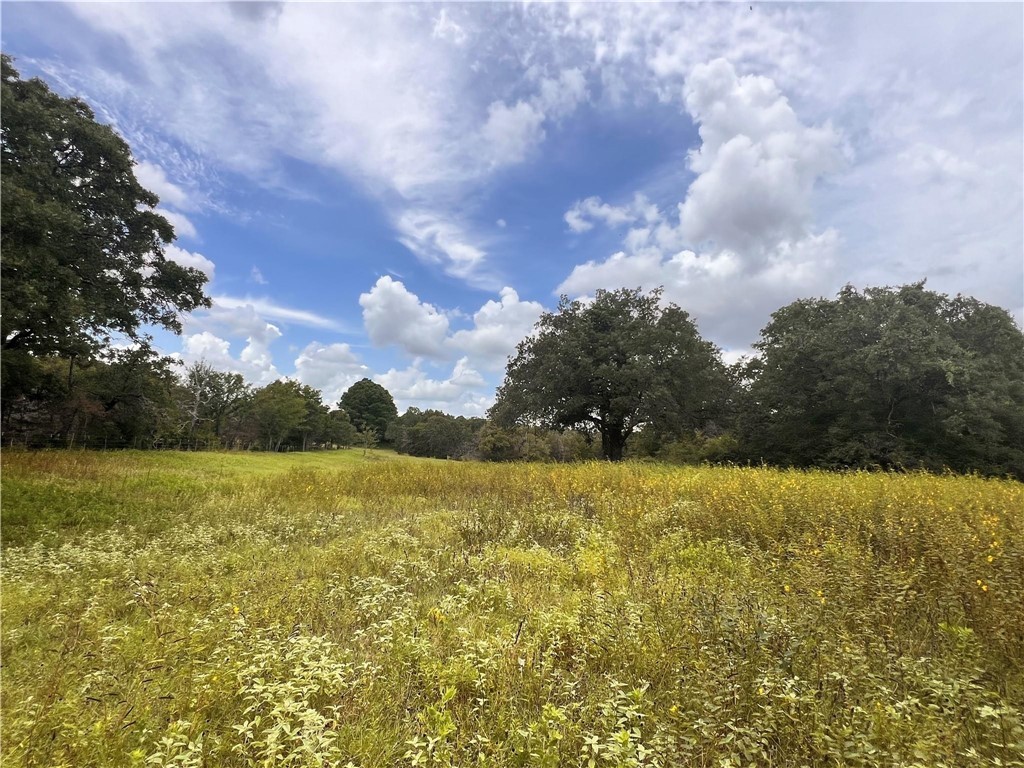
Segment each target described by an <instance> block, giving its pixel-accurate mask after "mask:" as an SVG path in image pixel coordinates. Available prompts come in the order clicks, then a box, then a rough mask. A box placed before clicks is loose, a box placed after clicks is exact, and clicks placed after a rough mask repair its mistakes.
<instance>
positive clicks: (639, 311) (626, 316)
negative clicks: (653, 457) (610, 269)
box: [489, 289, 728, 461]
mask: <svg viewBox="0 0 1024 768" xmlns="http://www.w3.org/2000/svg"><path fill="white" fill-rule="evenodd" d="M727 388H728V381H727V378H726V376H725V368H724V366H723V365H722V362H721V359H720V357H719V353H718V350H717V349H716V348H715V347H714V345H712V344H711V343H709V342H707V341H704V340H703V339H702V338H701V337H700V334H699V333H698V332H697V328H696V326H695V325H694V324H693V322H692V321H691V320H690V318H689V315H688V314H687V313H686V312H684V311H683V310H682V309H680V308H679V307H678V306H676V305H675V304H668V305H662V303H661V291H660V290H655V291H652V292H651V293H649V294H644V293H642V292H641V291H640V290H639V289H635V290H631V289H621V290H617V291H598V292H597V295H596V297H595V299H594V301H593V302H591V303H584V302H582V301H569V299H568V298H567V297H564V296H563V297H562V299H561V301H560V302H559V305H558V310H557V311H556V312H548V313H545V314H544V315H542V316H541V318H540V320H538V321H537V324H536V326H535V328H534V332H533V334H532V335H531V336H529V337H527V338H526V339H525V340H524V341H523V342H521V343H520V344H519V347H518V349H517V351H516V355H515V356H514V357H513V359H512V360H511V361H510V362H509V364H508V369H507V372H506V376H505V381H504V383H503V384H502V385H501V387H500V388H499V389H498V394H497V400H496V402H495V404H494V406H493V407H492V408H491V410H490V412H489V415H490V416H491V418H493V419H495V421H497V422H498V423H499V424H501V425H503V426H510V425H512V424H515V423H520V422H524V421H525V422H527V423H535V424H537V425H541V426H547V427H551V428H557V429H565V428H585V429H593V430H596V431H597V432H598V433H600V435H601V446H602V453H603V455H604V456H605V458H607V459H611V460H615V461H617V460H620V459H622V457H623V450H624V448H625V444H626V440H627V439H628V438H629V436H630V435H632V434H633V433H634V432H636V431H637V430H638V429H659V430H685V429H696V428H700V427H701V426H703V425H704V424H705V423H706V422H708V421H709V420H710V419H712V418H714V416H715V415H716V411H717V409H718V407H719V406H720V401H721V399H722V398H723V397H724V395H725V392H726V390H727Z"/></svg>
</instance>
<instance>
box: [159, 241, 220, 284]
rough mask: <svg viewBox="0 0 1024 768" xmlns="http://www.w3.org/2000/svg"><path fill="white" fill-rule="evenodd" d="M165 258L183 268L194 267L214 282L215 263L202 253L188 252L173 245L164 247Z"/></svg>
mask: <svg viewBox="0 0 1024 768" xmlns="http://www.w3.org/2000/svg"><path fill="white" fill-rule="evenodd" d="M164 257H165V258H166V259H167V260H168V261H173V262H176V263H178V264H181V265H182V266H183V267H194V268H196V269H198V270H199V271H200V272H202V273H203V274H205V275H206V276H207V277H208V278H209V279H210V280H213V273H214V270H215V266H214V263H213V262H212V261H210V260H209V259H208V258H206V257H205V256H203V254H201V253H195V252H193V251H186V250H185V249H184V248H179V247H178V246H176V245H174V244H171V245H165V246H164Z"/></svg>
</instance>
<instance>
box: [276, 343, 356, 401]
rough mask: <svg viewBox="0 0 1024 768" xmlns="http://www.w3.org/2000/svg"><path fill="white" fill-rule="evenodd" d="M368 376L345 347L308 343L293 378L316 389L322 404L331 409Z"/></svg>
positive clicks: (298, 358) (297, 363)
mask: <svg viewBox="0 0 1024 768" xmlns="http://www.w3.org/2000/svg"><path fill="white" fill-rule="evenodd" d="M369 373H370V370H369V368H367V367H366V366H365V365H364V364H363V363H362V362H361V361H360V360H359V358H358V357H357V356H356V354H355V353H354V352H353V351H352V349H351V347H349V345H348V344H321V343H320V342H317V341H314V342H310V343H309V344H307V345H306V347H305V348H304V349H303V350H302V352H300V353H299V356H298V357H297V358H296V359H295V378H296V379H298V380H299V381H301V382H302V383H303V384H308V385H309V386H311V387H314V388H316V389H319V390H320V391H321V393H323V399H324V402H325V403H327V404H329V405H331V406H333V405H334V404H335V403H337V402H338V400H340V399H341V396H342V394H343V393H344V392H345V390H347V389H348V388H349V387H351V386H352V385H353V384H355V383H356V382H357V381H359V380H360V379H363V378H366V377H367V376H369Z"/></svg>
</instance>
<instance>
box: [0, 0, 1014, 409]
mask: <svg viewBox="0 0 1024 768" xmlns="http://www.w3.org/2000/svg"><path fill="white" fill-rule="evenodd" d="M0 21H2V33H0V35H2V47H3V50H4V52H6V53H8V54H11V55H12V56H14V57H15V66H16V67H17V68H18V69H19V71H20V72H21V73H22V75H23V76H26V77H27V76H39V77H42V78H43V79H45V80H46V81H47V82H48V83H49V84H50V85H51V87H52V88H54V90H56V91H58V92H59V93H61V94H63V95H77V96H80V97H82V98H83V99H85V101H87V102H88V103H89V104H90V105H91V106H92V107H93V109H94V110H95V112H96V114H97V119H99V120H101V121H103V122H107V123H110V124H111V125H113V126H114V127H115V128H116V129H117V130H118V131H119V132H120V133H121V134H122V135H123V136H124V137H125V138H126V139H127V141H128V143H129V145H130V146H131V149H132V152H133V154H134V156H135V159H136V160H137V162H138V167H137V168H136V175H137V176H138V178H139V180H140V181H141V182H142V183H143V184H144V186H146V187H148V188H149V189H151V190H152V191H153V192H155V193H156V194H157V195H159V197H160V200H161V203H160V210H161V211H162V212H163V213H164V214H165V215H166V216H167V218H168V219H169V220H170V221H171V222H172V224H173V225H174V227H175V231H176V233H177V240H176V241H175V243H174V244H173V245H171V246H169V247H168V249H167V256H168V257H169V258H172V259H174V260H176V261H179V262H181V263H184V264H188V265H191V266H196V267H198V268H200V269H202V270H203V271H205V272H206V274H207V275H209V277H210V282H209V283H208V285H207V292H208V293H209V294H210V296H211V297H212V298H213V307H212V308H211V309H210V310H204V311H200V312H196V313H194V314H192V315H190V316H188V317H187V318H186V320H185V324H184V333H183V334H182V335H181V336H180V337H176V336H173V335H170V334H167V333H163V332H157V333H156V342H157V345H158V347H159V348H160V350H161V351H163V352H164V353H166V354H172V355H175V356H177V357H179V358H181V359H182V360H184V361H185V362H191V361H196V360H206V361H207V362H209V363H211V364H212V365H214V366H215V367H217V368H220V369H223V370H231V371H237V372H240V373H242V374H243V375H244V376H245V377H246V378H247V379H248V380H249V381H250V382H252V383H253V384H254V385H263V384H266V383H269V382H270V381H273V380H274V379H277V378H280V377H289V378H293V379H297V380H299V381H302V382H304V383H306V384H310V385H312V386H314V387H316V388H318V389H320V390H321V391H322V392H323V393H324V397H325V401H326V402H328V403H334V402H336V401H337V399H338V398H339V397H340V395H341V393H342V392H344V391H345V389H347V388H348V387H349V386H351V384H353V383H354V382H355V381H357V380H359V379H361V378H364V377H368V378H372V379H373V380H375V381H377V382H379V383H380V384H382V385H384V386H385V387H387V389H388V390H389V391H390V392H391V393H392V395H393V396H394V397H395V400H396V402H397V404H398V407H399V409H400V410H405V409H406V408H408V407H410V406H415V407H419V408H438V409H441V410H445V411H447V412H449V413H454V414H463V415H467V416H468V415H483V414H484V413H485V412H486V409H487V408H488V407H489V406H490V405H491V403H492V402H493V399H494V390H495V388H496V386H497V385H498V384H500V383H501V380H502V377H503V373H504V367H505V362H506V360H507V357H508V355H509V354H512V353H514V351H515V348H516V344H517V343H518V342H519V341H520V340H521V339H523V338H524V337H525V336H526V335H527V334H528V333H529V332H530V330H531V329H532V327H533V324H534V323H535V322H536V320H537V318H538V317H539V316H540V314H541V313H542V312H544V311H550V310H553V309H555V308H556V306H557V304H558V300H559V296H560V295H567V296H569V297H570V298H584V299H585V298H587V297H592V296H593V295H594V293H595V291H597V290H599V289H616V288H621V287H629V288H637V287H639V288H642V289H644V290H650V289H653V288H656V287H659V286H663V288H664V297H665V300H666V301H672V302H675V303H676V304H678V305H679V306H681V307H682V308H683V309H685V310H687V311H688V312H689V313H690V314H691V316H692V317H693V318H694V320H695V321H696V323H697V325H698V328H699V329H700V332H701V333H702V335H703V336H704V337H705V338H707V339H709V340H711V341H713V342H714V343H715V344H717V345H718V346H719V348H720V349H721V350H722V352H723V357H724V359H725V360H726V361H733V360H736V359H738V358H739V357H740V356H741V355H743V354H747V353H749V352H750V350H751V345H752V344H754V343H755V342H756V341H757V340H758V337H759V332H760V329H761V328H763V327H764V326H765V325H766V324H767V322H768V321H769V319H770V315H771V313H772V312H773V311H774V310H776V309H778V308H780V307H782V306H784V305H785V304H788V303H789V302H791V301H794V300H796V299H798V298H810V297H817V296H825V297H828V296H833V295H835V293H836V292H837V291H838V290H839V289H840V288H841V287H842V286H844V285H846V284H853V285H854V286H857V287H859V288H864V287H867V286H876V285H902V284H906V283H910V282H916V281H919V280H922V279H927V284H928V286H929V287H930V288H932V289H933V290H938V291H942V292H944V293H949V294H956V293H963V294H967V295H972V296H975V297H977V298H978V299H981V300H982V301H985V302H989V303H992V304H997V305H999V306H1001V307H1004V308H1006V309H1007V310H1009V311H1010V312H1011V313H1012V314H1013V316H1014V317H1015V319H1016V320H1017V322H1018V324H1020V323H1021V322H1022V317H1024V255H1022V254H1024V5H1022V4H1020V3H1007V4H989V3H984V4H982V3H978V4H973V3H962V4H957V3H952V4H929V3H912V4H883V3H877V4H876V3H863V4H862V3H836V4H811V3H806V4H783V3H770V4H765V3H755V4H753V5H751V4H750V3H749V2H743V3H718V4H709V5H691V4H686V5H681V4H627V3H619V4H610V3H609V4H605V3H587V4H555V3H550V4H549V3H527V4H497V3H477V4H468V3H463V4H428V3H416V4H413V3H388V4H369V3H359V4H340V3H294V4H278V3H246V2H236V3H230V4H216V3H190V4H175V3H148V4H147V3H87V4H80V5H65V4H57V3H19V2H5V3H4V4H3V7H2V17H0Z"/></svg>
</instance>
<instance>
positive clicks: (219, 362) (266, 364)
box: [180, 325, 281, 386]
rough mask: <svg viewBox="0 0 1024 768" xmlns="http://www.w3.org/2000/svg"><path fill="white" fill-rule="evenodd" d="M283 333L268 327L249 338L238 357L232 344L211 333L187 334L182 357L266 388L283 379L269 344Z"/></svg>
mask: <svg viewBox="0 0 1024 768" xmlns="http://www.w3.org/2000/svg"><path fill="white" fill-rule="evenodd" d="M280 335H281V332H280V331H279V330H278V329H277V328H276V327H275V326H272V325H271V326H266V327H263V328H261V329H260V331H259V332H258V333H255V334H254V335H252V336H250V337H248V339H247V340H246V344H245V346H244V347H243V348H242V351H241V353H239V355H238V357H234V356H233V355H232V354H231V342H230V341H229V340H228V339H224V338H221V337H220V336H217V335H216V334H214V333H212V332H210V331H201V332H199V333H186V334H185V335H184V336H183V337H182V345H181V353H180V357H181V359H182V360H183V361H184V362H185V363H192V362H198V361H203V362H206V363H208V364H209V365H211V366H213V367H214V368H216V369H217V370H220V371H228V372H232V373H239V374H241V375H242V376H243V377H244V378H245V380H246V381H248V382H249V383H251V384H255V385H256V386H264V385H266V384H269V383H270V382H272V381H274V380H275V379H278V378H280V375H281V374H280V372H279V371H278V370H277V368H276V367H275V366H274V362H273V359H272V356H271V354H270V349H269V347H270V344H271V343H272V342H273V341H274V340H275V339H277V338H279V337H280Z"/></svg>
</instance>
